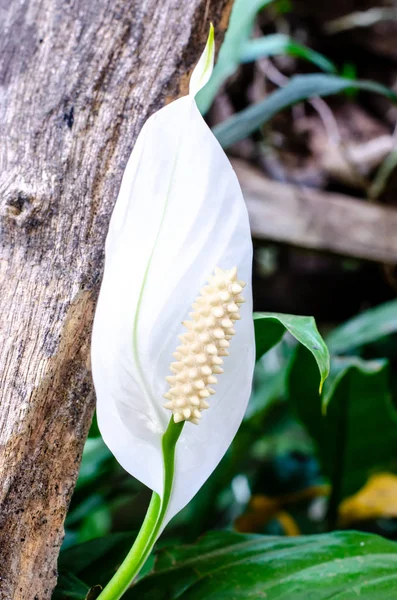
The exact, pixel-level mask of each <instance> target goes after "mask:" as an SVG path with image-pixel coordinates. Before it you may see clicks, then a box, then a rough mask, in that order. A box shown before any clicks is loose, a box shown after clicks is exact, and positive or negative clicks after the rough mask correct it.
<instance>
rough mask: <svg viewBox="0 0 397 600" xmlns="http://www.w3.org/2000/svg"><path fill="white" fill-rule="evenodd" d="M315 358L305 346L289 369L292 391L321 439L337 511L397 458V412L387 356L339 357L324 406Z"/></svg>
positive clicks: (301, 413) (298, 408) (310, 428)
mask: <svg viewBox="0 0 397 600" xmlns="http://www.w3.org/2000/svg"><path fill="white" fill-rule="evenodd" d="M312 362H313V361H312V360H311V358H310V355H309V354H308V353H307V351H305V350H304V349H302V348H301V347H299V348H298V349H297V353H296V356H295V360H294V362H293V364H292V367H291V370H290V373H289V381H288V386H289V397H290V400H291V402H292V405H293V408H294V410H295V413H296V414H297V416H298V418H299V419H300V420H301V421H302V423H303V424H304V425H305V426H306V428H307V429H308V431H309V433H310V434H311V436H312V437H313V439H314V440H315V442H316V444H317V447H318V453H319V457H320V460H321V463H322V466H323V471H324V473H325V474H326V475H327V476H328V477H329V478H330V479H331V483H332V487H333V498H331V501H332V502H333V509H332V510H334V511H336V506H337V504H339V502H340V501H341V500H342V499H343V498H345V497H346V496H350V495H351V494H353V493H355V492H356V491H357V490H359V489H360V488H361V487H362V486H363V485H364V484H365V482H366V480H367V478H368V476H369V475H370V474H371V473H372V472H376V471H379V470H382V469H384V468H389V467H391V465H393V463H394V462H395V461H396V457H397V415H396V412H395V410H394V409H393V407H392V404H391V398H390V393H389V381H388V365H387V361H384V360H379V361H363V360H360V359H358V358H343V359H341V358H339V359H338V358H335V359H333V360H332V363H331V374H330V377H329V378H328V380H327V381H326V383H325V386H324V392H323V397H322V400H323V410H322V408H321V406H320V403H319V401H318V395H317V387H316V385H315V382H314V381H313V378H314V377H315V374H316V373H315V368H314V367H313V364H312ZM324 413H325V414H324ZM335 518H336V514H334V515H333V520H335Z"/></svg>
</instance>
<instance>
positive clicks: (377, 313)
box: [327, 300, 397, 354]
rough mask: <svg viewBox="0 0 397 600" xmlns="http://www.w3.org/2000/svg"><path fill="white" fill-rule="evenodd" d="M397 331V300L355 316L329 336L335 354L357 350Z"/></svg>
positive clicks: (328, 342)
mask: <svg viewBox="0 0 397 600" xmlns="http://www.w3.org/2000/svg"><path fill="white" fill-rule="evenodd" d="M395 332H397V300H391V301H390V302H385V303H384V304H381V305H380V306H376V307H375V308H371V309H369V310H366V311H364V312H363V313H361V314H359V315H357V316H356V317H353V318H352V319H350V320H349V321H347V322H346V323H343V325H340V326H339V327H337V328H336V329H334V330H333V331H332V332H331V333H330V334H329V335H328V336H327V344H328V346H329V348H330V350H331V351H332V352H333V353H335V354H342V353H345V352H350V351H352V350H355V349H357V348H359V347H361V346H364V345H365V344H370V343H371V342H375V341H377V340H378V339H380V338H382V337H385V336H387V335H390V334H392V333H395Z"/></svg>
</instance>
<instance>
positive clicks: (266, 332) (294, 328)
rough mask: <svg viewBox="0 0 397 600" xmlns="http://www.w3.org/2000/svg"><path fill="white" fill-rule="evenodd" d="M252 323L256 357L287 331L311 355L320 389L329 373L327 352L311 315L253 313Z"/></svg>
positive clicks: (268, 348)
mask: <svg viewBox="0 0 397 600" xmlns="http://www.w3.org/2000/svg"><path fill="white" fill-rule="evenodd" d="M254 325H255V343H256V357H257V359H259V358H260V357H261V356H262V355H263V354H265V352H267V351H268V350H270V348H272V347H273V346H275V345H276V344H277V343H278V342H279V341H280V340H281V338H282V337H283V335H284V333H285V332H286V331H288V332H289V333H290V334H291V335H292V336H293V337H294V338H295V339H296V340H297V341H298V342H299V343H300V344H302V345H303V346H305V348H307V349H308V350H309V351H310V352H311V354H312V355H313V357H314V359H315V361H316V363H317V366H318V369H319V371H320V378H321V380H320V390H321V389H322V386H323V383H324V381H325V380H326V378H327V376H328V373H329V353H328V348H327V346H326V345H325V342H324V340H323V338H322V337H321V335H320V334H319V332H318V329H317V326H316V322H315V320H314V319H313V317H300V316H297V315H284V314H281V313H270V312H269V313H255V314H254ZM315 381H317V377H315Z"/></svg>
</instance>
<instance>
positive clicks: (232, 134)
mask: <svg viewBox="0 0 397 600" xmlns="http://www.w3.org/2000/svg"><path fill="white" fill-rule="evenodd" d="M348 89H358V90H366V91H369V92H377V93H379V94H382V95H384V96H386V97H387V98H390V99H391V100H392V101H394V102H396V101H397V96H396V94H395V93H394V92H393V91H392V90H390V89H389V88H387V87H384V86H382V85H380V84H378V83H374V82H372V81H359V80H352V79H345V78H343V77H337V76H336V75H325V74H322V73H319V74H314V75H297V76H295V77H292V78H291V79H290V80H289V82H288V83H287V84H286V85H285V86H284V87H283V88H280V89H278V90H277V91H276V92H273V93H272V94H270V96H268V97H267V98H265V100H263V101H262V102H259V103H258V104H254V105H253V106H250V107H249V108H246V109H245V110H242V111H241V112H239V113H237V114H236V115H234V116H233V117H231V118H230V119H227V120H226V121H224V122H223V123H220V124H219V125H217V126H216V127H214V129H213V132H214V134H215V136H216V137H217V138H218V141H219V142H220V144H221V145H222V146H223V147H224V148H228V147H229V146H231V145H232V144H234V143H236V142H238V141H240V140H242V139H244V138H246V137H247V136H248V135H250V134H251V133H253V132H254V131H256V130H257V129H259V128H260V127H261V126H262V125H264V124H265V123H267V122H268V121H270V119H272V118H273V117H274V116H275V115H276V114H277V113H279V112H281V111H282V110H284V109H285V108H287V107H289V106H292V105H293V104H296V103H297V102H301V101H302V100H307V99H308V98H313V97H314V96H331V95H332V94H339V93H340V92H343V91H345V90H348Z"/></svg>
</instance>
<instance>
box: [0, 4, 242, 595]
mask: <svg viewBox="0 0 397 600" xmlns="http://www.w3.org/2000/svg"><path fill="white" fill-rule="evenodd" d="M230 8H231V0H189V1H187V0H186V1H184V2H183V1H182V2H181V0H96V1H95V2H92V1H91V0H20V1H18V2H9V0H0V29H1V32H0V137H1V145H0V210H1V213H0V225H1V256H0V258H1V260H0V286H1V294H0V340H1V341H0V598H1V600H11V599H12V600H45V599H47V598H50V597H51V594H52V590H53V587H54V586H55V583H56V575H57V572H56V561H57V555H58V551H59V547H60V544H61V541H62V537H63V521H64V518H65V514H66V510H67V506H68V503H69V500H70V496H71V493H72V490H73V486H74V483H75V479H76V475H77V471H78V467H79V463H80V458H81V453H82V448H83V444H84V440H85V437H86V434H87V430H88V427H89V424H90V420H91V416H92V412H93V407H94V395H93V389H92V384H91V378H90V371H89V344H90V330H91V323H92V318H93V312H94V307H95V300H96V295H97V292H98V288H99V283H100V279H101V272H102V265H103V247H104V239H105V235H106V231H107V225H108V221H109V216H110V213H111V210H112V207H113V204H114V202H115V199H116V196H117V191H118V187H119V184H120V181H121V177H122V173H123V169H124V166H125V164H126V161H127V159H128V156H129V153H130V151H131V149H132V147H133V144H134V141H135V139H136V136H137V134H138V132H139V130H140V128H141V126H142V124H143V122H144V121H145V120H146V118H147V117H148V116H149V115H150V114H151V113H152V112H154V111H155V110H157V109H158V108H160V107H161V106H162V105H164V103H166V102H167V101H168V100H169V99H173V98H175V97H177V96H178V95H180V94H182V93H185V92H186V87H187V81H188V76H187V74H188V73H189V72H190V70H191V69H192V67H193V66H194V63H195V61H196V60H197V58H198V55H199V53H200V52H201V51H202V49H203V45H204V43H205V40H206V37H207V33H208V26H209V22H210V20H212V21H213V22H214V25H215V27H216V30H217V34H218V36H222V34H223V31H224V29H225V27H226V25H227V20H228V16H229V12H230ZM131 259H132V260H133V257H132V258H131Z"/></svg>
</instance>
